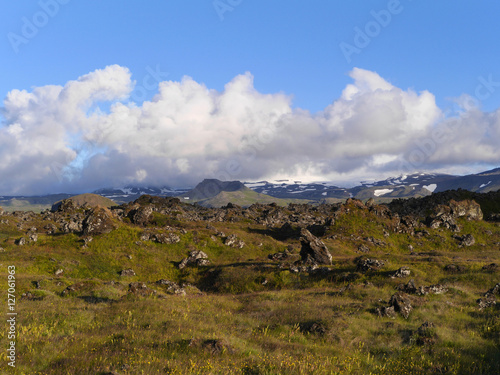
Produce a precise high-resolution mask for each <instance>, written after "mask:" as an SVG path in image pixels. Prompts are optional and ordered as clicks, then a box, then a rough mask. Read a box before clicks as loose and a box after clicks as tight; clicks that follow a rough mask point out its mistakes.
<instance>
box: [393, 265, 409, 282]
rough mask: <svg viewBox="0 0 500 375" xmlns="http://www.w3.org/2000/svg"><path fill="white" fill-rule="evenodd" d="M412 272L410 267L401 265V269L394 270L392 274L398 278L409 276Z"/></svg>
mask: <svg viewBox="0 0 500 375" xmlns="http://www.w3.org/2000/svg"><path fill="white" fill-rule="evenodd" d="M410 274H411V271H410V269H409V268H408V267H401V268H400V269H398V270H397V271H396V272H394V273H393V274H392V275H391V278H393V279H394V278H396V277H408V276H410Z"/></svg>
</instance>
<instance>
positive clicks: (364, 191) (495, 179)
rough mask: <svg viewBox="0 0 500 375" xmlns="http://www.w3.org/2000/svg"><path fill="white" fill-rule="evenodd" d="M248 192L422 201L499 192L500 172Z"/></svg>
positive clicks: (265, 185) (132, 194)
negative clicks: (448, 194) (460, 192)
mask: <svg viewBox="0 0 500 375" xmlns="http://www.w3.org/2000/svg"><path fill="white" fill-rule="evenodd" d="M243 184H244V185H245V186H246V187H247V188H249V189H251V190H253V191H255V192H257V193H261V194H265V195H269V196H272V197H275V198H287V199H290V198H291V199H308V200H315V201H322V200H324V199H328V198H334V199H347V198H350V197H354V198H358V199H362V200H365V199H369V198H378V199H379V200H381V199H383V200H386V199H387V200H390V199H395V198H410V197H422V196H426V195H430V194H432V193H434V192H440V191H445V190H453V189H466V190H470V191H476V192H488V191H496V190H499V189H500V168H497V169H493V170H490V171H486V172H481V173H478V174H474V175H467V176H454V175H449V174H436V173H414V174H408V175H401V176H398V177H390V178H387V179H385V180H379V181H364V182H361V184H360V185H358V186H355V187H353V188H342V187H339V186H336V185H334V184H333V183H331V182H316V183H302V182H301V181H295V180H276V181H257V182H244V183H243ZM190 190H191V189H190V188H184V189H173V188H170V187H161V188H157V187H134V186H126V187H123V188H107V189H99V190H97V191H94V193H95V194H99V195H102V196H104V197H107V198H110V199H113V200H114V201H116V202H130V201H132V200H135V199H137V198H139V197H140V196H141V195H144V194H149V195H157V196H182V195H183V194H185V193H186V192H188V191H190Z"/></svg>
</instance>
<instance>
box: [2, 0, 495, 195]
mask: <svg viewBox="0 0 500 375" xmlns="http://www.w3.org/2000/svg"><path fill="white" fill-rule="evenodd" d="M0 3H1V4H2V5H3V7H2V12H0V100H1V101H0V194H2V195H15V194H26V195H28V194H29V195H35V194H46V193H58V192H69V193H81V192H89V191H93V190H95V189H98V188H103V187H119V186H124V185H140V186H145V185H147V186H171V187H189V186H194V185H196V184H197V183H198V182H200V181H201V180H203V179H204V178H219V179H221V180H241V181H260V180H268V181H272V180H275V179H282V178H290V179H295V180H302V181H330V182H333V183H336V184H337V185H341V186H345V185H349V184H351V185H352V184H355V183H356V182H358V181H361V180H367V179H372V178H376V179H383V178H386V177H389V176H398V175H401V174H408V173H413V172H440V173H450V174H468V173H476V172H480V171H483V170H487V169H491V168H496V167H499V166H500V147H498V146H499V145H500V109H499V107H500V64H499V62H500V44H499V43H498V36H499V34H500V23H499V22H498V20H497V18H498V14H500V3H499V2H497V1H493V0H490V1H488V0H485V1H481V2H472V1H460V0H456V1H451V0H448V1H439V2H437V1H431V0H422V1H411V0H400V1H398V0H385V1H375V0H374V1H364V2H361V1H331V0H315V1H307V2H306V1H303V0H301V1H299V0H275V1H269V0H149V1H147V2H144V1H142V2H140V1H136V0H129V1H122V0H120V1H119V0H106V1H78V0H39V1H22V2H21V1H17V2H12V1H5V0H0Z"/></svg>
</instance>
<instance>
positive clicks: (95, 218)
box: [82, 207, 115, 236]
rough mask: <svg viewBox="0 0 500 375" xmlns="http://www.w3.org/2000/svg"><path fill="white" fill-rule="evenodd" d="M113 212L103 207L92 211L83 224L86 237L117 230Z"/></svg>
mask: <svg viewBox="0 0 500 375" xmlns="http://www.w3.org/2000/svg"><path fill="white" fill-rule="evenodd" d="M111 216H112V214H111V212H110V211H109V210H108V209H106V208H102V207H96V208H94V209H92V210H91V211H90V213H89V214H88V215H87V217H86V218H85V220H83V223H82V232H83V235H84V236H94V235H99V234H104V233H109V232H111V231H112V230H113V229H115V225H114V223H113V219H112V218H111Z"/></svg>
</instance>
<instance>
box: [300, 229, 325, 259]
mask: <svg viewBox="0 0 500 375" xmlns="http://www.w3.org/2000/svg"><path fill="white" fill-rule="evenodd" d="M300 234H301V237H300V242H301V245H302V248H301V250H300V256H301V257H302V261H304V262H310V261H311V260H312V261H313V262H315V263H318V264H326V265H331V264H332V254H330V252H329V251H328V248H327V247H326V245H325V244H324V242H323V241H321V240H320V239H318V238H317V237H315V236H313V235H312V234H311V232H309V231H308V230H307V229H305V228H302V230H301V231H300Z"/></svg>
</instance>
